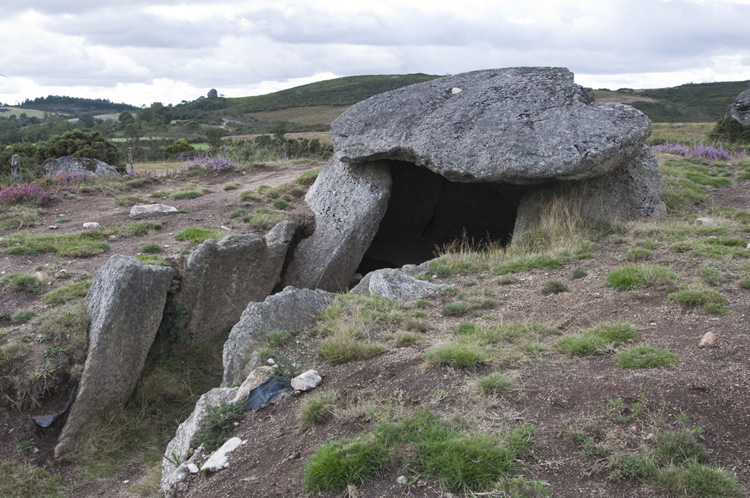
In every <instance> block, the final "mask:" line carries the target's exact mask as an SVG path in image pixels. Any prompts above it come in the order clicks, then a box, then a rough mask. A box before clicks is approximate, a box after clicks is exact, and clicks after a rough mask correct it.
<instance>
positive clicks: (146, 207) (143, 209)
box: [130, 204, 179, 216]
mask: <svg viewBox="0 0 750 498" xmlns="http://www.w3.org/2000/svg"><path fill="white" fill-rule="evenodd" d="M177 211H179V210H178V209H177V208H176V207H174V206H167V205H166V204H137V205H135V206H133V207H132V208H130V216H138V215H139V214H150V213H175V212H177Z"/></svg>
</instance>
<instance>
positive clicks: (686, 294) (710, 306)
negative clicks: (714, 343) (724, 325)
mask: <svg viewBox="0 0 750 498" xmlns="http://www.w3.org/2000/svg"><path fill="white" fill-rule="evenodd" d="M667 301H668V302H670V303H679V304H681V305H682V306H684V307H686V308H696V307H699V308H702V309H704V310H706V311H707V312H709V313H715V314H717V315H720V314H724V313H727V312H728V310H727V307H726V304H727V301H726V299H724V296H722V295H721V294H719V293H718V292H716V291H713V290H703V289H690V288H688V289H684V290H681V291H679V292H672V293H670V294H669V295H668V296H667Z"/></svg>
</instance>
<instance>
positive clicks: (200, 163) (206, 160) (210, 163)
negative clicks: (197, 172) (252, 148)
mask: <svg viewBox="0 0 750 498" xmlns="http://www.w3.org/2000/svg"><path fill="white" fill-rule="evenodd" d="M185 167H186V168H187V169H196V168H197V169H203V170H213V171H221V170H225V169H236V168H239V164H237V163H235V162H232V161H230V160H229V159H227V157H226V156H224V155H216V156H210V155H200V156H196V157H192V158H190V159H188V160H187V161H185Z"/></svg>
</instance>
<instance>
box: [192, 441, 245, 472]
mask: <svg viewBox="0 0 750 498" xmlns="http://www.w3.org/2000/svg"><path fill="white" fill-rule="evenodd" d="M246 442H247V441H243V440H242V439H240V438H238V437H233V438H229V439H228V440H227V441H226V442H225V443H224V444H222V445H221V447H220V448H219V449H218V450H216V451H215V452H214V453H213V454H212V455H211V456H210V457H209V458H208V460H206V462H205V463H204V464H203V465H201V470H203V471H206V472H218V471H220V470H221V469H226V468H227V467H229V457H228V456H227V455H229V454H230V453H231V452H233V451H234V450H236V449H237V448H239V447H240V445H241V444H244V443H246Z"/></svg>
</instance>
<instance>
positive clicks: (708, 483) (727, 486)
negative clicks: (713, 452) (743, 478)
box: [653, 460, 746, 498]
mask: <svg viewBox="0 0 750 498" xmlns="http://www.w3.org/2000/svg"><path fill="white" fill-rule="evenodd" d="M653 484H654V486H655V487H656V489H657V490H658V491H660V492H661V493H663V494H664V495H665V496H690V497H701V498H741V497H744V496H746V494H745V493H746V489H745V487H744V486H742V484H740V483H739V481H737V478H736V477H735V476H734V475H733V474H732V473H730V472H729V471H727V470H725V469H722V468H719V467H713V466H709V465H705V464H702V463H699V462H696V461H694V460H692V461H690V462H688V464H687V466H685V467H678V466H669V467H666V468H663V469H660V470H659V471H657V473H656V476H655V477H654V479H653Z"/></svg>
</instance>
